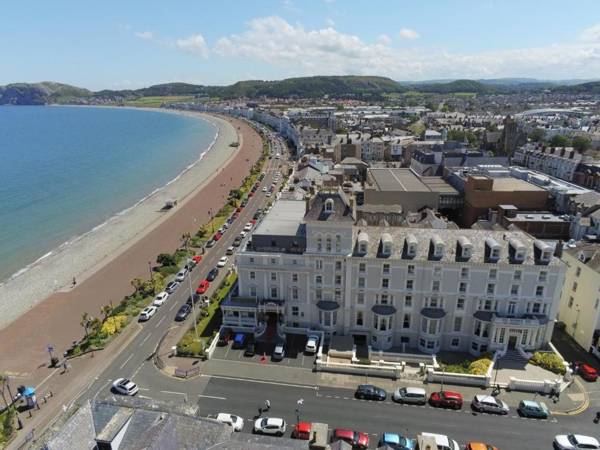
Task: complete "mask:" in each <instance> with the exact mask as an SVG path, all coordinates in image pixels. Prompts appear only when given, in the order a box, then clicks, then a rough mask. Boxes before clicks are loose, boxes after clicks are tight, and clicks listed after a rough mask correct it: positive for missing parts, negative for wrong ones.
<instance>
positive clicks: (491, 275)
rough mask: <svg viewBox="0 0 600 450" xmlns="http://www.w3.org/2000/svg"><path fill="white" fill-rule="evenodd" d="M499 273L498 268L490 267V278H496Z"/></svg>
mask: <svg viewBox="0 0 600 450" xmlns="http://www.w3.org/2000/svg"><path fill="white" fill-rule="evenodd" d="M497 275H498V269H490V273H489V278H490V280H495V279H496V276H497Z"/></svg>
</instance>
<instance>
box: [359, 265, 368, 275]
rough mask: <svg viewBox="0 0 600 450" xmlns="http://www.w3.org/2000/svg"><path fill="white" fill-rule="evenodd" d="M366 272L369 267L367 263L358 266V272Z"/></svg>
mask: <svg viewBox="0 0 600 450" xmlns="http://www.w3.org/2000/svg"><path fill="white" fill-rule="evenodd" d="M365 270H367V265H366V264H365V263H360V264H359V265H358V271H359V272H360V273H364V272H365Z"/></svg>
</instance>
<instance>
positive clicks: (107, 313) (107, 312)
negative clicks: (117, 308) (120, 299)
mask: <svg viewBox="0 0 600 450" xmlns="http://www.w3.org/2000/svg"><path fill="white" fill-rule="evenodd" d="M111 312H112V306H110V305H104V306H103V307H102V308H100V313H101V314H102V315H103V316H104V319H102V321H103V322H104V321H106V319H108V316H110V313H111Z"/></svg>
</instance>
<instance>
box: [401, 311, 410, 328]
mask: <svg viewBox="0 0 600 450" xmlns="http://www.w3.org/2000/svg"><path fill="white" fill-rule="evenodd" d="M402 328H410V314H404V319H403V320H402Z"/></svg>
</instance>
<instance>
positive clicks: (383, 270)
mask: <svg viewBox="0 0 600 450" xmlns="http://www.w3.org/2000/svg"><path fill="white" fill-rule="evenodd" d="M381 271H382V272H383V273H384V274H388V273H390V265H389V264H384V265H383V268H382V269H381Z"/></svg>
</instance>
